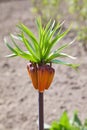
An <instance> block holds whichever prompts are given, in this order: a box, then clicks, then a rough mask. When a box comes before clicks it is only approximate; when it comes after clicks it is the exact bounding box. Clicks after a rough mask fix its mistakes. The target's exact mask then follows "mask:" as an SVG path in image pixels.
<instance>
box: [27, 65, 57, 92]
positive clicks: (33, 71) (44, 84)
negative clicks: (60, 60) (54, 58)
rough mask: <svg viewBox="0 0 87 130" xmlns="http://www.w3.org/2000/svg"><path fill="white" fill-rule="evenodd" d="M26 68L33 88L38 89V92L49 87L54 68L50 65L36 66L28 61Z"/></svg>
mask: <svg viewBox="0 0 87 130" xmlns="http://www.w3.org/2000/svg"><path fill="white" fill-rule="evenodd" d="M27 70H28V73H29V76H30V78H31V80H32V83H33V86H34V88H35V89H38V91H39V92H43V91H44V90H45V89H48V88H49V87H50V84H51V83H52V80H53V77H54V73H55V70H54V69H53V68H52V67H51V66H50V65H38V66H37V65H33V64H32V63H29V64H28V65H27Z"/></svg>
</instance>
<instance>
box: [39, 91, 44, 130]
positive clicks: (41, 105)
mask: <svg viewBox="0 0 87 130" xmlns="http://www.w3.org/2000/svg"><path fill="white" fill-rule="evenodd" d="M38 102H39V130H44V103H43V92H39V100H38Z"/></svg>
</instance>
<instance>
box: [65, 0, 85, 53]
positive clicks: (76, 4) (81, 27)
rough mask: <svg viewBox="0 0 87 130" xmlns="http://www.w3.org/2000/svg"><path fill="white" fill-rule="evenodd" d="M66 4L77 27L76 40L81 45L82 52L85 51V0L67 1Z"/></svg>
mask: <svg viewBox="0 0 87 130" xmlns="http://www.w3.org/2000/svg"><path fill="white" fill-rule="evenodd" d="M67 2H68V3H69V11H70V13H71V14H73V17H74V20H75V22H76V25H77V28H76V29H77V34H78V40H80V41H81V42H82V43H83V47H84V50H86V51H87V0H70V1H69V0H67Z"/></svg>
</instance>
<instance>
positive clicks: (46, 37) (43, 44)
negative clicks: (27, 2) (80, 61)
mask: <svg viewBox="0 0 87 130" xmlns="http://www.w3.org/2000/svg"><path fill="white" fill-rule="evenodd" d="M36 25H37V29H38V35H39V36H38V38H37V37H36V36H35V35H34V34H33V33H32V31H31V30H30V29H28V28H27V27H26V26H25V25H24V24H22V23H20V24H19V25H17V27H18V28H19V30H20V33H18V34H17V35H16V36H14V35H12V34H11V35H10V38H11V41H12V43H13V45H14V47H12V46H11V44H10V43H8V42H7V40H6V39H5V43H6V45H7V47H8V48H9V49H10V50H11V51H12V52H13V54H11V55H8V56H7V57H15V56H19V57H22V58H24V59H26V60H29V61H30V62H32V63H37V64H46V63H50V62H51V63H55V64H63V65H66V66H69V67H72V68H74V69H76V68H77V67H78V65H76V64H71V63H67V62H65V61H61V60H59V59H58V58H62V57H68V58H71V59H75V57H72V56H70V55H68V54H66V53H62V52H61V51H63V50H64V49H65V48H67V47H68V46H70V45H71V43H72V42H71V43H67V44H64V45H61V46H60V47H59V48H58V49H56V50H55V51H53V47H54V46H55V45H56V44H57V43H58V42H59V41H60V40H61V39H62V38H63V37H64V36H66V34H67V33H68V32H69V30H70V29H67V30H66V31H64V32H61V31H60V28H61V24H59V23H58V24H56V26H55V22H53V23H52V25H51V21H49V22H48V24H47V25H46V27H42V23H41V19H37V21H36ZM58 29H59V31H58V32H57V34H56V35H55V32H56V31H57V30H58ZM15 39H16V40H19V41H20V42H22V43H23V44H24V46H25V48H26V51H23V50H22V49H21V48H20V47H19V45H18V44H17V43H16V42H15Z"/></svg>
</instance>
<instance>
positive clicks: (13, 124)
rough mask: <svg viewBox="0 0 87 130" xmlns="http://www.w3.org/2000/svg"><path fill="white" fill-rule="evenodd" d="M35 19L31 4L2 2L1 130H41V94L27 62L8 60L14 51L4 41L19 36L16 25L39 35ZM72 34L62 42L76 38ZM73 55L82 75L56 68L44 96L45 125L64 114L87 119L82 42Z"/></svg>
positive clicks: (86, 74)
mask: <svg viewBox="0 0 87 130" xmlns="http://www.w3.org/2000/svg"><path fill="white" fill-rule="evenodd" d="M34 19H35V16H34V15H33V14H32V13H31V4H30V2H29V1H27V0H25V1H23V0H22V1H21V0H19V1H8V2H4V1H2V2H1V3H0V130H19V129H21V130H37V129H38V128H37V124H36V121H37V120H38V92H37V91H36V90H34V89H33V87H32V84H31V81H30V79H29V77H28V74H27V70H26V63H27V61H25V60H23V59H20V58H14V59H7V58H4V56H5V55H6V54H9V53H10V51H9V50H8V49H7V47H6V46H5V44H4V42H3V39H4V37H7V36H8V34H9V33H10V32H12V33H13V32H15V31H16V29H15V25H16V24H17V23H18V22H19V21H22V22H23V23H24V24H26V25H27V26H29V27H30V28H31V29H32V30H33V31H34V32H35V33H36V28H35V24H34ZM74 36H75V35H72V33H71V34H70V35H69V36H68V37H66V38H65V39H64V40H63V41H62V42H63V43H64V42H69V41H71V40H72V39H73V38H74ZM67 51H68V53H69V54H72V55H73V56H77V60H76V61H74V62H77V63H80V64H81V65H80V67H79V72H78V73H77V72H75V71H74V70H72V69H70V68H68V67H65V66H60V65H54V68H55V69H56V74H55V78H54V82H53V83H52V85H51V87H50V89H49V91H45V93H44V96H45V97H44V101H45V104H44V105H45V108H44V110H45V112H44V113H45V122H46V123H48V124H50V123H51V122H52V121H53V120H55V119H58V117H60V115H61V114H62V112H63V111H64V110H67V111H68V113H69V116H71V115H72V113H73V111H74V110H78V112H79V116H80V118H81V120H84V119H85V118H87V53H85V52H84V51H83V49H82V47H81V46H80V44H79V43H78V42H76V43H75V44H73V45H72V47H71V48H69V50H67Z"/></svg>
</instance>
